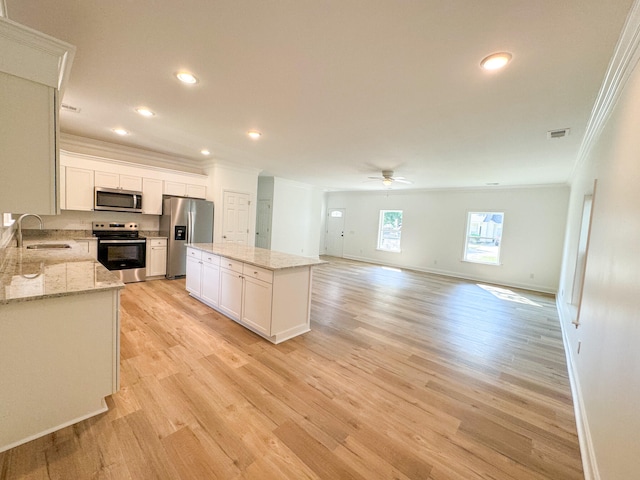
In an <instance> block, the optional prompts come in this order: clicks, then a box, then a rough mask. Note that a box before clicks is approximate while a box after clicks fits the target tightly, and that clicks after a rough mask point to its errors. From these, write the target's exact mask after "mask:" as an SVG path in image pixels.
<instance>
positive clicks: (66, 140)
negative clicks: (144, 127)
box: [60, 133, 206, 175]
mask: <svg viewBox="0 0 640 480" xmlns="http://www.w3.org/2000/svg"><path fill="white" fill-rule="evenodd" d="M60 149H62V150H65V151H67V152H70V153H76V154H83V155H88V156H93V157H99V158H103V159H108V160H116V161H121V162H126V163H135V164H139V165H146V166H150V167H159V168H165V169H169V170H174V171H175V170H178V171H180V172H185V173H195V174H198V175H206V172H205V165H204V164H203V163H202V162H199V161H197V160H191V159H186V158H178V157H172V156H169V155H166V154H164V153H158V152H154V151H151V150H142V149H139V148H134V147H128V146H126V145H120V144H116V143H109V142H105V141H102V140H95V139H92V138H87V137H80V136H77V135H71V134H68V133H62V134H60Z"/></svg>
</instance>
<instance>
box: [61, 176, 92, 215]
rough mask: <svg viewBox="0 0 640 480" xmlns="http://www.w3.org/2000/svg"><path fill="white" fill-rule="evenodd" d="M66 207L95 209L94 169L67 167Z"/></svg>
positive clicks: (70, 208) (71, 208)
mask: <svg viewBox="0 0 640 480" xmlns="http://www.w3.org/2000/svg"><path fill="white" fill-rule="evenodd" d="M65 185H66V202H65V203H66V209H67V210H93V170H86V169H84V168H75V167H66V168H65Z"/></svg>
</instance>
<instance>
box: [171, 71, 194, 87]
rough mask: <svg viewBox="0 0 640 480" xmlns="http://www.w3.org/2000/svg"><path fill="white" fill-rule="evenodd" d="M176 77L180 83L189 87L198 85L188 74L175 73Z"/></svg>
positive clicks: (192, 76) (190, 74)
mask: <svg viewBox="0 0 640 480" xmlns="http://www.w3.org/2000/svg"><path fill="white" fill-rule="evenodd" d="M176 77H178V80H180V81H181V82H182V83H188V84H189V85H193V84H194V83H198V79H197V78H196V77H195V76H194V75H193V74H192V73H189V72H178V73H176Z"/></svg>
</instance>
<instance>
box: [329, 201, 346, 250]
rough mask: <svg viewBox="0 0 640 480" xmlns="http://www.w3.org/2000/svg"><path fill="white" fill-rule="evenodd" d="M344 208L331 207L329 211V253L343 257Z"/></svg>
mask: <svg viewBox="0 0 640 480" xmlns="http://www.w3.org/2000/svg"><path fill="white" fill-rule="evenodd" d="M344 215H345V209H344V208H330V209H329V211H328V212H327V230H326V234H327V237H326V245H327V255H331V256H332V257H342V253H343V249H344Z"/></svg>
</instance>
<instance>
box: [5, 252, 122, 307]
mask: <svg viewBox="0 0 640 480" xmlns="http://www.w3.org/2000/svg"><path fill="white" fill-rule="evenodd" d="M30 243H66V244H69V245H70V246H71V248H61V249H42V250H36V249H34V250H32V249H27V248H26V246H27V245H29V244H30ZM0 253H1V254H2V255H0V257H2V258H0V265H1V266H0V305H2V304H8V303H13V302H24V301H30V300H41V299H45V298H51V297H60V296H65V295H77V294H82V293H89V292H92V291H100V290H112V289H120V288H123V287H124V284H123V283H122V282H121V281H120V279H119V278H118V276H117V275H115V274H113V273H112V272H110V271H109V270H107V269H106V268H105V267H104V266H103V265H102V264H101V263H99V262H98V261H97V260H95V259H94V258H92V257H91V256H89V255H88V254H87V252H86V251H85V250H83V248H82V246H80V245H79V244H77V243H76V242H75V241H73V240H64V241H56V242H42V241H40V242H26V241H25V246H24V247H22V248H18V247H6V248H5V249H4V250H3V251H2V252H0Z"/></svg>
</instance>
